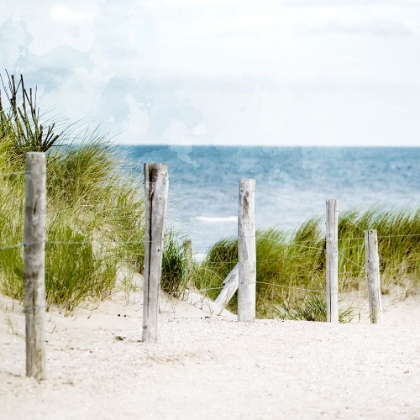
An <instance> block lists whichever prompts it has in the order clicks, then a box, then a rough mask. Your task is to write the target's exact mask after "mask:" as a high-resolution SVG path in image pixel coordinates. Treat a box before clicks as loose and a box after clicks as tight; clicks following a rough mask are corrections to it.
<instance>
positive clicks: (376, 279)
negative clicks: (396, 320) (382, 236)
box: [365, 229, 382, 324]
mask: <svg viewBox="0 0 420 420" xmlns="http://www.w3.org/2000/svg"><path fill="white" fill-rule="evenodd" d="M365 249H366V276H367V283H368V294H369V313H370V322H371V323H372V324H380V323H381V322H382V302H381V280H380V274H379V253H378V235H377V232H376V230H373V229H372V230H365Z"/></svg>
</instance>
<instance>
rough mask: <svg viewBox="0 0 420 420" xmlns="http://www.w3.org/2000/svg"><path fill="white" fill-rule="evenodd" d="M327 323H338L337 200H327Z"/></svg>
mask: <svg viewBox="0 0 420 420" xmlns="http://www.w3.org/2000/svg"><path fill="white" fill-rule="evenodd" d="M326 242H327V243H326V245H327V249H326V251H327V257H326V258H327V270H326V271H327V322H333V323H337V322H338V212H337V200H327V214H326Z"/></svg>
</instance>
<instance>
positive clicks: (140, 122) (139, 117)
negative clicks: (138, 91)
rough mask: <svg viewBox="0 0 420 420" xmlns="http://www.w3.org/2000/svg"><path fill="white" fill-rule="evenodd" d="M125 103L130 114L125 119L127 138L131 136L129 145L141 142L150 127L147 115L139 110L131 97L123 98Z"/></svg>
mask: <svg viewBox="0 0 420 420" xmlns="http://www.w3.org/2000/svg"><path fill="white" fill-rule="evenodd" d="M125 102H126V104H127V105H128V106H129V107H130V114H129V115H128V118H127V123H126V124H127V125H126V128H127V131H128V133H126V134H128V135H129V136H130V135H133V136H134V138H132V139H131V143H133V142H134V143H135V142H137V141H141V140H142V139H144V137H145V136H146V134H147V130H148V129H149V126H150V120H149V114H148V113H147V111H144V110H142V109H141V105H140V104H139V103H138V102H137V101H136V100H135V99H134V97H133V95H131V93H130V94H128V95H126V96H125Z"/></svg>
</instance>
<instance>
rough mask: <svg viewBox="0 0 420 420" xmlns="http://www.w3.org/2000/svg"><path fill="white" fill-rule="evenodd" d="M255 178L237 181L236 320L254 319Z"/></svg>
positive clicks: (246, 320) (247, 320)
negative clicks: (237, 267) (237, 266)
mask: <svg viewBox="0 0 420 420" xmlns="http://www.w3.org/2000/svg"><path fill="white" fill-rule="evenodd" d="M254 197H255V179H241V181H240V183H239V219H238V257H239V269H238V276H239V287H238V321H241V322H249V321H255V304H256V302H255V299H256V247H255V221H254V214H255V204H254V202H255V199H254Z"/></svg>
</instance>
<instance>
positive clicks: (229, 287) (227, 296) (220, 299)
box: [215, 263, 239, 307]
mask: <svg viewBox="0 0 420 420" xmlns="http://www.w3.org/2000/svg"><path fill="white" fill-rule="evenodd" d="M238 273H239V263H238V264H236V265H235V267H233V269H232V271H231V272H230V273H229V274H228V276H227V277H226V278H225V280H224V282H223V284H224V287H223V289H222V291H221V292H220V293H219V296H217V299H216V300H215V302H216V303H218V304H219V305H222V306H223V307H225V306H226V305H227V304H228V303H229V301H230V300H231V299H232V298H233V295H234V294H235V292H236V291H237V290H238V285H239V279H238Z"/></svg>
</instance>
